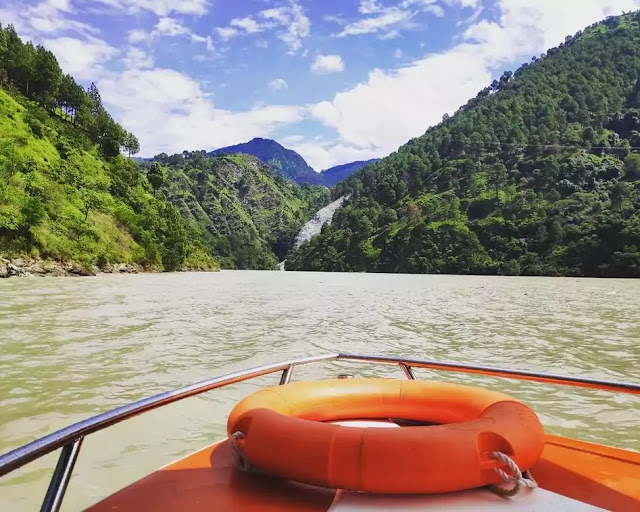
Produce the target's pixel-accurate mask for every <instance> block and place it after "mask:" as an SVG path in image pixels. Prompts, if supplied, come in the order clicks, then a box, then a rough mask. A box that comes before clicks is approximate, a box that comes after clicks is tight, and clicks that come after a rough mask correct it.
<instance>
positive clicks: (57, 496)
mask: <svg viewBox="0 0 640 512" xmlns="http://www.w3.org/2000/svg"><path fill="white" fill-rule="evenodd" d="M83 439H84V437H81V438H80V439H78V440H77V441H75V442H74V443H69V444H67V445H65V446H63V447H62V451H61V452H60V457H59V458H58V463H57V464H56V469H54V470H53V476H52V477H51V482H49V488H48V489H47V494H46V495H45V497H44V501H43V502H42V507H40V512H58V510H60V505H62V498H64V493H65V492H66V491H67V485H69V480H71V473H73V466H75V464H76V459H77V458H78V454H79V453H80V448H81V447H82V440H83Z"/></svg>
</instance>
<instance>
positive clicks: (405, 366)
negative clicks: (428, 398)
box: [400, 363, 416, 380]
mask: <svg viewBox="0 0 640 512" xmlns="http://www.w3.org/2000/svg"><path fill="white" fill-rule="evenodd" d="M400 368H402V371H403V372H404V374H405V376H406V377H407V379H409V380H416V376H415V375H414V374H413V368H411V366H409V365H408V364H404V363H400Z"/></svg>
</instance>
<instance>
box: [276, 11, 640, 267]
mask: <svg viewBox="0 0 640 512" xmlns="http://www.w3.org/2000/svg"><path fill="white" fill-rule="evenodd" d="M639 52H640V13H634V14H628V15H624V16H622V17H612V18H609V19H607V20H605V21H604V22H602V23H599V24H596V25H593V26H591V27H589V28H588V29H586V30H585V31H584V32H580V33H578V34H576V35H575V36H569V37H567V38H566V40H565V41H564V42H563V43H562V44H560V45H559V46H558V47H557V48H553V49H551V50H549V51H548V52H547V54H546V55H542V56H540V57H534V58H533V59H532V61H531V62H530V63H527V64H524V65H523V66H522V67H520V68H519V69H518V70H517V71H516V72H515V73H511V72H505V73H504V74H503V75H502V77H501V78H500V79H499V80H496V81H494V82H493V83H492V84H491V85H490V86H489V87H487V88H486V89H483V90H482V91H480V93H479V94H478V96H477V97H476V98H474V99H472V100H471V101H469V103H468V104H467V105H465V106H463V107H462V108H461V109H460V110H459V111H458V112H456V114H455V115H453V116H451V117H449V116H445V117H444V118H443V120H442V122H441V123H440V124H439V125H438V126H435V127H432V128H431V129H429V130H428V131H427V132H426V133H425V134H424V135H423V136H421V137H418V138H416V139H413V140H411V141H409V143H408V144H406V145H405V146H403V147H401V148H400V149H399V150H398V151H397V152H396V153H394V154H392V155H391V156H389V157H387V158H385V159H383V160H382V161H380V162H379V163H377V164H374V165H369V166H366V167H365V168H363V169H361V170H360V171H358V172H356V173H355V174H354V175H352V176H351V177H350V178H348V179H347V180H346V181H344V182H342V183H339V184H338V185H337V186H336V188H335V190H334V197H338V196H340V195H345V194H351V198H350V201H348V202H347V203H346V206H345V207H344V208H343V209H342V210H341V211H339V212H338V214H337V215H336V218H335V219H334V222H333V224H332V226H331V227H325V228H324V229H323V232H322V234H321V235H319V236H318V237H316V238H314V239H312V240H311V241H310V242H308V243H307V244H305V245H303V246H302V247H301V248H300V249H299V250H296V251H294V252H292V254H290V255H289V259H288V262H287V268H288V269H305V270H327V271H331V270H333V271H383V272H412V273H479V274H510V275H519V274H521V275H572V276H625V277H627V276H634V277H639V276H640V212H639V207H640V80H638V78H639V75H640V54H639Z"/></svg>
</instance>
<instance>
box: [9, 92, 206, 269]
mask: <svg viewBox="0 0 640 512" xmlns="http://www.w3.org/2000/svg"><path fill="white" fill-rule="evenodd" d="M0 173H1V174H2V180H1V181H0V255H2V256H4V257H13V256H27V257H31V258H35V259H51V260H58V261H71V262H79V263H82V264H84V265H86V266H94V265H98V266H102V267H104V266H106V265H108V264H112V263H135V264H139V265H141V266H143V267H146V268H149V269H158V270H162V269H167V270H173V269H176V268H180V267H181V266H183V265H185V264H191V265H193V266H196V267H201V268H213V267H215V263H214V262H213V261H212V260H211V258H209V257H208V256H207V255H206V252H205V250H204V246H203V244H202V243H200V241H198V240H197V239H194V238H193V237H192V236H190V235H189V234H188V233H187V231H186V224H185V223H184V221H183V220H182V219H181V218H180V215H179V213H178V211H177V209H176V208H174V207H173V206H172V205H170V204H168V203H166V202H165V201H162V200H160V199H157V198H156V197H154V195H153V194H152V190H151V187H150V186H149V183H148V182H147V180H146V179H145V178H144V176H142V175H141V174H140V173H139V171H138V169H137V167H136V165H135V164H134V163H132V162H131V161H129V159H127V158H126V157H124V156H116V157H114V158H111V159H110V160H109V161H106V160H105V158H104V157H103V156H102V155H101V154H100V152H99V149H98V147H97V146H96V145H95V144H93V143H92V142H91V141H90V139H89V138H88V137H87V136H86V135H85V134H84V133H83V132H82V131H81V130H79V129H78V128H76V127H74V126H73V125H72V124H71V123H69V122H67V121H64V120H62V119H60V118H58V117H56V116H51V115H49V114H48V113H47V112H46V111H45V110H43V109H42V108H41V107H39V106H38V105H36V104H35V103H33V102H30V101H28V100H26V99H25V98H23V97H21V96H17V97H16V98H12V97H11V96H9V95H8V94H7V93H6V92H5V91H2V90H0Z"/></svg>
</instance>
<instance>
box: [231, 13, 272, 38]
mask: <svg viewBox="0 0 640 512" xmlns="http://www.w3.org/2000/svg"><path fill="white" fill-rule="evenodd" d="M230 25H231V26H232V27H238V28H241V29H242V30H244V31H245V33H247V34H255V33H256V32H261V31H262V30H264V28H265V27H264V25H260V24H259V23H258V22H257V21H256V20H254V19H253V18H252V17H251V16H247V17H246V18H235V19H233V20H231V23H230Z"/></svg>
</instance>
